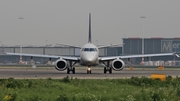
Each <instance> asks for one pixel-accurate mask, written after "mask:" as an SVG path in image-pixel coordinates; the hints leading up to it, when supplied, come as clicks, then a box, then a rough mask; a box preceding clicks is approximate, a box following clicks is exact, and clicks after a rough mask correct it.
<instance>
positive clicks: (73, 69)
mask: <svg viewBox="0 0 180 101" xmlns="http://www.w3.org/2000/svg"><path fill="white" fill-rule="evenodd" d="M69 64H70V66H69V67H68V68H67V74H69V73H70V71H72V73H73V74H75V67H74V65H75V64H76V62H75V63H73V64H72V61H70V62H69Z"/></svg>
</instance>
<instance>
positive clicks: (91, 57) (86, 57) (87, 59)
mask: <svg viewBox="0 0 180 101" xmlns="http://www.w3.org/2000/svg"><path fill="white" fill-rule="evenodd" d="M98 57H99V49H98V48H97V46H96V45H94V44H92V43H87V44H85V45H83V46H82V48H81V49H80V65H84V66H95V65H98V64H99V60H98Z"/></svg>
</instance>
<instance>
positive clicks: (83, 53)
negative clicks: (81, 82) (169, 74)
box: [5, 13, 179, 74]
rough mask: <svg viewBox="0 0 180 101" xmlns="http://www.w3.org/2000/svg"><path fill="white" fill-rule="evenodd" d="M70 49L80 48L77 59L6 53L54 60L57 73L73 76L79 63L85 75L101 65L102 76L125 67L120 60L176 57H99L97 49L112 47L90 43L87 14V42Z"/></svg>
mask: <svg viewBox="0 0 180 101" xmlns="http://www.w3.org/2000/svg"><path fill="white" fill-rule="evenodd" d="M65 46H70V47H75V48H80V56H79V57H70V56H69V57H68V56H54V55H40V54H25V53H8V52H5V53H6V54H7V55H18V56H30V57H44V58H50V59H51V58H56V59H57V60H56V61H55V68H56V69H57V70H58V71H64V70H67V74H69V73H70V72H72V73H73V74H75V65H76V64H77V63H79V64H80V65H81V66H87V74H91V67H92V66H98V65H103V67H104V74H106V73H107V72H109V73H110V74H111V73H112V70H115V71H120V70H122V69H123V68H124V67H125V63H124V61H123V60H122V59H125V58H127V59H130V58H137V57H153V56H168V55H176V56H177V57H179V55H178V54H176V53H157V54H139V55H125V56H106V57H100V56H99V48H103V47H109V46H112V45H106V46H99V47H98V46H96V45H94V44H93V43H92V40H91V13H89V35H88V42H87V43H86V44H84V45H83V46H82V47H80V46H73V45H67V44H65Z"/></svg>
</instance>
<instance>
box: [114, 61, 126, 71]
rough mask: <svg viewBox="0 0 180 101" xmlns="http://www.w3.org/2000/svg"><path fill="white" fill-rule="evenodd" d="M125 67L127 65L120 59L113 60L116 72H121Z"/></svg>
mask: <svg viewBox="0 0 180 101" xmlns="http://www.w3.org/2000/svg"><path fill="white" fill-rule="evenodd" d="M124 66H125V63H124V61H123V60H120V59H116V60H113V61H112V62H111V67H112V68H113V70H115V71H120V70H122V69H123V68H124Z"/></svg>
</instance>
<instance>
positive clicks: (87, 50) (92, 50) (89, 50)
mask: <svg viewBox="0 0 180 101" xmlns="http://www.w3.org/2000/svg"><path fill="white" fill-rule="evenodd" d="M82 51H85V52H94V51H97V49H96V48H83V49H82Z"/></svg>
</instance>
